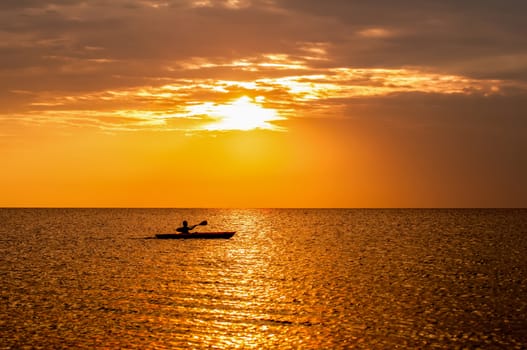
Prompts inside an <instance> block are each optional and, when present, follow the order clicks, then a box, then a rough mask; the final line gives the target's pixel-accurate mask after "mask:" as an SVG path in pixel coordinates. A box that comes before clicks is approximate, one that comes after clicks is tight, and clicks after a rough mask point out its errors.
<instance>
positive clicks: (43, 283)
mask: <svg viewBox="0 0 527 350" xmlns="http://www.w3.org/2000/svg"><path fill="white" fill-rule="evenodd" d="M183 219H187V220H189V222H191V223H195V222H200V221H201V220H205V219H206V220H208V221H209V226H208V227H206V229H207V230H211V231H222V230H235V231H237V233H236V235H235V236H234V237H233V238H231V239H228V240H222V239H218V240H156V239H148V238H146V237H151V236H153V235H154V234H155V233H159V232H170V231H173V229H174V227H176V226H177V225H178V224H179V222H180V221H181V220H183ZM201 230H203V228H202V229H201ZM145 238H146V239H145ZM0 263H1V264H0V276H1V284H0V334H1V338H0V348H22V347H25V346H28V347H35V348H38V347H41V348H46V349H47V348H66V347H72V348H128V349H133V348H137V349H148V348H202V347H217V348H242V347H243V348H250V347H254V348H306V349H316V348H349V347H358V348H397V347H399V348H408V347H412V348H416V347H419V348H445V349H451V348H466V347H468V348H475V347H482V348H518V349H520V348H525V344H527V332H526V331H525V330H526V329H527V316H526V315H527V211H526V210H301V209H297V210H281V209H271V210H230V209H229V210H201V209H200V210H194V209H192V210H190V209H189V210H181V209H178V210H169V209H129V210H128V209H0Z"/></svg>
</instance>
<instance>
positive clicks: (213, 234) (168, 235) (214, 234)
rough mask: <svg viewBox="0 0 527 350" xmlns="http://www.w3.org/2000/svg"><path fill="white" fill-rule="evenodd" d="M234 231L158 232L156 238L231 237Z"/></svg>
mask: <svg viewBox="0 0 527 350" xmlns="http://www.w3.org/2000/svg"><path fill="white" fill-rule="evenodd" d="M235 233H236V231H234V232H190V233H158V234H156V238H161V239H187V238H231V237H232V236H234V234H235Z"/></svg>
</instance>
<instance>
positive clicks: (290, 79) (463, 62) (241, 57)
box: [0, 0, 527, 130]
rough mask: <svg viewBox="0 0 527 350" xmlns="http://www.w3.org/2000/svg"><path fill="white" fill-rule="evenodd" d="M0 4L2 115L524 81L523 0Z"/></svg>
mask: <svg viewBox="0 0 527 350" xmlns="http://www.w3.org/2000/svg"><path fill="white" fill-rule="evenodd" d="M0 9H2V11H1V12H0V23H2V24H0V39H2V40H0V77H1V79H0V102H1V103H2V106H1V107H0V113H1V116H0V118H3V119H4V120H8V119H9V120H12V119H13V116H14V115H16V116H17V117H18V118H24V117H25V118H26V119H27V120H28V121H32V122H38V123H41V122H43V120H45V119H53V118H57V120H60V121H61V122H62V121H64V120H65V118H66V117H65V115H66V114H67V113H70V114H71V115H72V116H75V117H72V118H70V119H68V118H66V119H68V125H70V124H74V123H79V124H81V123H80V121H79V118H86V119H87V120H90V121H91V122H90V123H91V124H90V123H88V124H90V125H92V126H94V127H100V128H103V129H104V128H110V127H115V128H118V127H123V128H128V129H130V130H133V129H134V128H148V127H150V128H157V127H159V126H160V125H162V124H164V125H165V126H168V125H169V124H170V125H172V126H173V125H174V123H176V124H177V123H180V124H181V125H182V126H184V127H188V126H189V125H192V127H197V126H196V124H195V120H194V119H192V118H189V121H188V123H184V122H183V120H184V119H185V118H187V117H188V115H187V114H185V113H186V112H185V111H186V107H187V106H188V105H190V104H196V103H205V102H212V103H216V104H221V103H228V102H229V101H234V100H235V99H236V98H239V97H240V96H243V95H245V96H249V97H251V98H255V97H256V96H265V101H266V102H265V103H266V105H267V107H269V108H274V109H276V110H277V111H278V112H279V113H280V114H281V115H282V116H286V117H287V116H289V117H290V116H298V115H312V114H314V113H315V112H316V113H323V114H325V115H326V114H327V110H328V108H329V107H332V108H337V107H338V106H341V107H342V106H346V105H347V103H348V102H349V101H352V102H353V101H355V100H356V99H357V98H374V97H375V98H377V97H387V96H393V95H397V96H401V95H403V94H415V93H424V94H448V95H456V94H459V95H478V96H492V95H509V94H510V95H516V94H525V91H526V86H527V65H526V64H525V62H526V60H525V57H527V26H526V24H525V21H524V18H523V13H525V10H526V9H527V3H525V2H523V1H515V0H508V1H505V2H503V1H494V0H487V1H472V0H468V1H463V2H458V1H450V0H446V1H441V2H437V1H417V0H404V1H397V2H394V1H388V0H375V1H369V2H360V1H348V0H332V1H324V2H323V1H318V0H317V1H314V0H282V1H271V0H259V1H256V0H254V1H250V0H243V1H241V0H238V1H234V0H223V1H220V0H206V1H205V0H179V1H168V0H116V1H111V2H110V1H91V2H86V1H80V0H79V1H74V0H72V1H66V0H63V1H46V2H43V1H36V0H35V1H32V0H23V1H18V0H17V1H10V0H6V1H2V2H1V3H0ZM134 111H135V112H134ZM36 115H40V117H39V118H36V119H35V116H36ZM121 118H124V119H121ZM127 118H128V119H127ZM176 121H177V122H176ZM167 129H170V128H168V127H167Z"/></svg>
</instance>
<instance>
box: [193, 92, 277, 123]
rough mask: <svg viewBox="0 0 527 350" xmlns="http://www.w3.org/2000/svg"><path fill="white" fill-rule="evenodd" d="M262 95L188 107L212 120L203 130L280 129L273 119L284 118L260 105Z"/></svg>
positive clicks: (194, 112) (262, 98) (262, 99)
mask: <svg viewBox="0 0 527 350" xmlns="http://www.w3.org/2000/svg"><path fill="white" fill-rule="evenodd" d="M263 101H264V97H263V96H259V97H256V98H255V99H251V98H249V97H247V96H242V97H240V98H238V99H236V100H234V101H232V102H228V103H224V104H214V103H210V102H206V103H202V104H199V105H194V106H191V107H190V108H189V110H190V112H191V113H192V114H194V115H196V114H199V115H206V116H207V117H208V118H211V119H212V120H213V122H211V123H208V124H206V125H204V126H203V129H204V130H209V131H221V130H243V131H248V130H255V129H266V130H281V127H279V126H277V125H275V124H273V122H274V121H278V120H284V119H285V118H284V117H281V116H280V115H278V113H277V111H276V110H274V109H271V108H265V107H263V106H262V105H261V102H263Z"/></svg>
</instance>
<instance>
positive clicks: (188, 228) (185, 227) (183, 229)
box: [176, 220, 207, 233]
mask: <svg viewBox="0 0 527 350" xmlns="http://www.w3.org/2000/svg"><path fill="white" fill-rule="evenodd" d="M200 225H207V221H202V222H200V223H199V224H196V225H192V226H189V225H188V222H187V220H184V221H183V226H182V227H178V228H177V229H176V231H177V232H181V233H189V232H190V231H191V230H193V229H194V228H195V227H196V226H200Z"/></svg>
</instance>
